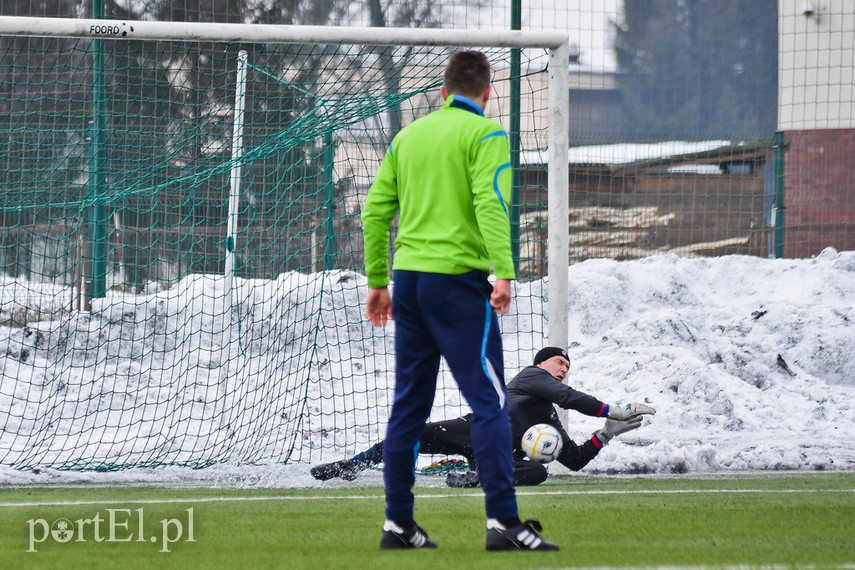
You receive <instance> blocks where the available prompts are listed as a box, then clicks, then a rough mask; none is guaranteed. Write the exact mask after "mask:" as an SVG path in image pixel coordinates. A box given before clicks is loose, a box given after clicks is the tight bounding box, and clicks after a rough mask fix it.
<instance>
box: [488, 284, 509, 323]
mask: <svg viewBox="0 0 855 570" xmlns="http://www.w3.org/2000/svg"><path fill="white" fill-rule="evenodd" d="M490 306H491V307H493V310H494V311H496V314H497V315H504V314H506V313H507V312H508V311H510V310H511V281H510V280H509V279H496V283H495V284H494V285H493V292H492V293H491V294H490Z"/></svg>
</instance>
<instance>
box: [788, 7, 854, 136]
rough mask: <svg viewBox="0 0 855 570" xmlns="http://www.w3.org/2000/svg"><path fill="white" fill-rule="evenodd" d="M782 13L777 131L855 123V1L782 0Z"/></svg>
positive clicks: (836, 127)
mask: <svg viewBox="0 0 855 570" xmlns="http://www.w3.org/2000/svg"><path fill="white" fill-rule="evenodd" d="M806 5H810V6H812V7H813V8H814V13H813V15H810V16H809V15H806V14H805V13H804V11H805V8H806ZM778 18H779V20H778V21H779V28H778V37H779V42H778V128H779V130H782V131H789V130H795V129H846V128H855V0H810V1H809V2H803V1H802V0H779V2H778Z"/></svg>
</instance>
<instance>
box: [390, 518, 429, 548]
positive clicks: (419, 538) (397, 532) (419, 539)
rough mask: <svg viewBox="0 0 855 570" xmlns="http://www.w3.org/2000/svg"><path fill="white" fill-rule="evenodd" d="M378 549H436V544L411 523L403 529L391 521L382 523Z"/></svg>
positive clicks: (417, 526)
mask: <svg viewBox="0 0 855 570" xmlns="http://www.w3.org/2000/svg"><path fill="white" fill-rule="evenodd" d="M380 548H381V549H383V550H401V549H406V548H436V543H435V542H434V541H432V540H431V539H429V538H428V535H427V533H426V532H425V531H423V530H422V528H421V527H420V526H419V525H417V524H415V523H413V526H411V527H410V528H407V529H404V528H401V527H400V526H398V525H397V524H395V522H393V521H386V522H385V523H383V534H382V535H381V536H380Z"/></svg>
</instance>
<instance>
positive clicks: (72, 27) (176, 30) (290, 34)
mask: <svg viewBox="0 0 855 570" xmlns="http://www.w3.org/2000/svg"><path fill="white" fill-rule="evenodd" d="M0 34H4V35H28V36H58V37H89V38H105V39H122V38H125V39H147V40H187V41H193V40H199V41H223V42H238V41H245V42H281V43H305V42H313V43H330V44H352V45H356V44H367V45H375V44H376V45H424V46H458V45H467V46H478V47H501V48H542V49H558V48H559V47H561V45H562V44H565V43H568V42H569V38H568V36H567V34H562V33H558V32H531V31H521V30H506V31H486V30H448V29H440V28H372V27H338V26H280V25H272V24H219V23H201V22H152V21H132V20H97V19H76V18H31V17H22V16H10V17H6V16H4V17H2V18H0Z"/></svg>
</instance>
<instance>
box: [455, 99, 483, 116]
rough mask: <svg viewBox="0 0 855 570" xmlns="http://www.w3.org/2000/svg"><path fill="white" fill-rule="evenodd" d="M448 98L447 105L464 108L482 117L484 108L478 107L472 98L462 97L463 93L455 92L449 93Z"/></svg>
mask: <svg viewBox="0 0 855 570" xmlns="http://www.w3.org/2000/svg"><path fill="white" fill-rule="evenodd" d="M448 98H449V100H450V101H449V102H448V103H447V105H448V106H449V107H454V108H456V109H464V110H466V111H469V112H470V113H475V114H477V115H481V116H482V117H483V116H484V110H483V109H482V108H481V107H479V106H478V103H476V102H475V101H473V100H472V99H470V98H468V97H464V96H463V95H456V94H455V95H450V96H449V97H448Z"/></svg>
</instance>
